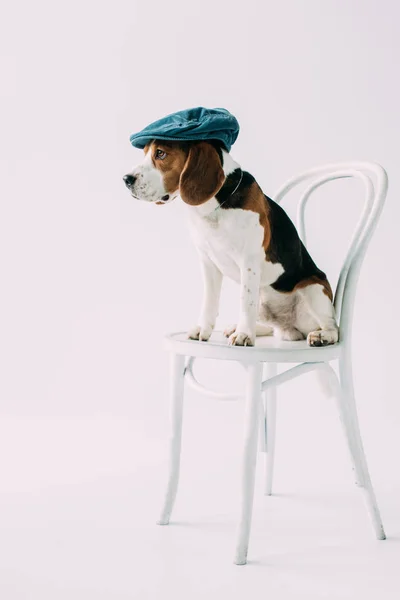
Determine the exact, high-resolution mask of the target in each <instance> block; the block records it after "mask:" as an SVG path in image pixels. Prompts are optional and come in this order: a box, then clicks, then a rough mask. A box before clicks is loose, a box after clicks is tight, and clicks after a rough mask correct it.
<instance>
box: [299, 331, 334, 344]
mask: <svg viewBox="0 0 400 600" xmlns="http://www.w3.org/2000/svg"><path fill="white" fill-rule="evenodd" d="M338 338H339V335H338V331H337V330H336V329H325V330H324V329H320V330H318V331H311V332H310V333H309V334H308V336H307V342H308V345H309V346H329V345H330V344H336V342H337V341H338Z"/></svg>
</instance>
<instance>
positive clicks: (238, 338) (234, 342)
mask: <svg viewBox="0 0 400 600" xmlns="http://www.w3.org/2000/svg"><path fill="white" fill-rule="evenodd" d="M254 342H255V336H251V335H249V334H248V333H240V332H237V331H234V333H232V334H231V335H230V336H229V345H230V346H254Z"/></svg>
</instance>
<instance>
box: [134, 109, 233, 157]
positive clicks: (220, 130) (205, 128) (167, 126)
mask: <svg viewBox="0 0 400 600" xmlns="http://www.w3.org/2000/svg"><path fill="white" fill-rule="evenodd" d="M238 134H239V123H238V122H237V120H236V118H235V117H234V116H233V115H232V114H231V113H230V112H229V111H228V110H226V109H225V108H203V107H202V106H198V107H197V108H188V109H187V110H180V111H179V112H176V113H172V114H171V115H167V116H166V117H164V118H163V119H159V120H158V121H154V123H151V124H150V125H148V126H147V127H145V128H144V129H142V131H139V132H138V133H133V134H132V135H131V137H130V140H131V144H132V146H135V148H144V147H145V146H146V144H148V143H149V142H151V141H152V140H156V139H157V140H166V141H167V140H168V141H175V142H192V141H193V142H196V141H205V140H219V141H220V142H222V144H223V145H224V146H225V148H226V149H227V151H228V152H229V151H230V149H231V146H232V144H233V143H234V142H235V140H236V138H237V136H238Z"/></svg>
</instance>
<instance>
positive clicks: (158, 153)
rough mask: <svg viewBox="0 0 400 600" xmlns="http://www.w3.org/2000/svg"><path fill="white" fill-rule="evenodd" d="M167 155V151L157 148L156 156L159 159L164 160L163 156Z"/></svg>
mask: <svg viewBox="0 0 400 600" xmlns="http://www.w3.org/2000/svg"><path fill="white" fill-rule="evenodd" d="M166 156H167V153H166V152H164V150H160V149H159V150H157V151H156V158H159V159H160V160H164V158H165V157H166Z"/></svg>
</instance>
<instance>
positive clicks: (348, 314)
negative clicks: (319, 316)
mask: <svg viewBox="0 0 400 600" xmlns="http://www.w3.org/2000/svg"><path fill="white" fill-rule="evenodd" d="M346 177H356V178H358V179H360V180H361V181H362V183H363V184H364V188H365V203H364V209H363V211H362V214H361V216H360V219H359V221H358V223H357V226H356V228H355V231H354V234H353V237H352V240H351V243H350V246H349V250H348V252H347V255H346V258H345V261H344V263H343V266H342V269H341V271H340V275H339V279H338V283H337V287H336V293H335V299H334V305H335V310H336V315H337V319H338V322H339V324H340V339H341V341H345V340H346V339H347V338H348V337H349V334H350V328H351V322H352V316H353V308H354V300H355V293H356V285H357V280H358V275H359V273H360V268H361V264H362V261H363V259H364V256H365V253H366V250H367V248H368V244H369V242H370V240H371V237H372V234H373V233H374V230H375V227H376V225H377V223H378V220H379V216H380V214H381V212H382V208H383V205H384V202H385V198H386V194H387V188H388V178H387V174H386V171H385V169H384V168H383V167H381V166H380V165H378V164H376V163H370V162H349V163H335V164H327V165H322V166H320V167H315V168H314V169H310V170H309V171H305V172H304V173H301V174H300V175H297V176H296V177H293V178H292V179H289V181H287V182H286V183H285V184H284V185H283V186H282V187H280V188H279V190H278V191H277V192H276V194H275V196H273V198H274V200H275V202H278V203H280V202H281V201H282V199H283V198H284V196H285V195H286V194H287V193H288V192H289V191H290V190H292V189H293V188H294V187H295V186H297V185H298V184H300V183H303V182H305V181H308V180H311V183H310V185H309V186H308V187H307V189H306V190H305V191H304V192H303V195H302V196H301V198H300V201H299V204H298V210H297V229H298V232H299V235H300V237H301V239H302V241H303V243H304V244H306V233H305V221H304V212H305V207H306V204H307V201H308V199H309V198H310V196H311V194H312V193H313V192H314V191H315V190H316V189H317V188H319V187H320V186H322V185H324V184H325V183H328V182H329V181H333V180H335V179H343V178H346Z"/></svg>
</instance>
